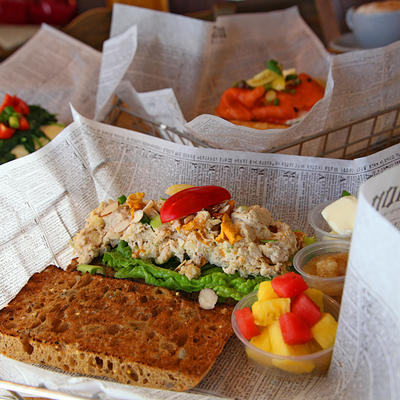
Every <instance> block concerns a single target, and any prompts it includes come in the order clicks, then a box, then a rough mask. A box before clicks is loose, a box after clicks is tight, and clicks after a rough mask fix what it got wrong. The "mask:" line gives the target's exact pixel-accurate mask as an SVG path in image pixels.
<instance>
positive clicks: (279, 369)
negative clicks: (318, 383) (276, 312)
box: [232, 292, 339, 379]
mask: <svg viewBox="0 0 400 400" xmlns="http://www.w3.org/2000/svg"><path fill="white" fill-rule="evenodd" d="M255 301H257V292H252V293H250V294H248V295H247V296H246V297H244V298H243V299H242V300H240V301H239V302H238V303H237V304H236V306H235V308H234V310H233V313H232V327H233V331H234V332H235V335H236V337H237V338H238V339H239V340H240V341H241V342H242V344H243V345H244V347H245V351H246V354H247V357H248V360H249V362H250V363H251V364H252V365H254V366H255V367H256V368H257V369H258V370H259V371H261V372H264V373H267V374H270V375H274V376H277V377H282V378H285V379H288V378H291V379H301V378H302V377H304V376H312V375H325V374H326V373H327V371H328V369H329V365H330V363H331V358H332V351H333V346H332V347H329V348H327V349H325V350H321V351H318V352H316V353H311V354H307V355H302V356H281V355H278V354H273V353H269V352H268V351H265V350H262V349H260V348H258V347H256V346H254V345H253V344H251V343H250V342H249V341H248V340H247V339H246V338H245V337H244V336H243V335H242V334H241V333H240V331H239V328H238V325H237V321H236V318H235V311H236V310H239V309H242V308H245V307H249V308H250V309H251V306H252V304H253V303H254V302H255ZM323 303H324V311H325V312H328V313H330V314H332V316H333V317H334V318H335V319H336V321H337V320H338V317H339V304H338V303H337V302H336V301H335V300H333V299H332V298H331V297H329V296H326V295H324V297H323Z"/></svg>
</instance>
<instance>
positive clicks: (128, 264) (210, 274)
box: [102, 241, 271, 300]
mask: <svg viewBox="0 0 400 400" xmlns="http://www.w3.org/2000/svg"><path fill="white" fill-rule="evenodd" d="M102 262H103V263H104V264H106V265H108V266H110V267H112V268H113V269H114V271H115V275H114V278H120V279H127V278H129V279H143V280H144V281H145V282H146V283H147V284H148V285H155V286H161V287H165V288H167V289H171V290H182V291H184V292H188V293H192V292H199V291H200V290H201V289H204V288H210V289H213V290H214V291H215V293H217V295H218V297H219V299H226V298H229V297H230V298H233V299H234V300H240V299H241V298H243V297H244V296H246V295H247V294H249V293H250V292H252V291H254V290H257V289H258V286H259V284H260V283H261V282H262V281H265V280H270V279H271V278H270V277H263V276H256V277H253V276H249V277H247V278H244V277H241V276H240V275H239V273H237V272H236V273H234V274H226V273H225V272H223V270H222V268H220V267H217V266H215V265H212V264H206V265H204V266H203V267H202V268H201V275H200V277H198V278H193V279H189V278H187V277H186V276H185V275H181V274H180V273H178V272H176V271H173V270H171V269H169V268H171V265H168V263H167V264H165V266H166V267H167V268H164V264H163V265H162V266H158V265H155V264H153V263H151V262H150V261H145V260H141V259H138V258H132V250H131V248H130V247H129V245H128V243H126V242H125V241H120V242H119V243H118V246H117V247H116V248H114V249H112V250H111V251H109V252H106V253H105V254H104V256H103V260H102ZM175 262H176V260H175ZM174 266H175V265H174Z"/></svg>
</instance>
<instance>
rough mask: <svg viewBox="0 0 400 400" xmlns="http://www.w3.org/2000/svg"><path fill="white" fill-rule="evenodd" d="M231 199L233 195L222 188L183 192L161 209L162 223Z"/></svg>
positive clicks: (205, 188) (200, 187) (203, 188)
mask: <svg viewBox="0 0 400 400" xmlns="http://www.w3.org/2000/svg"><path fill="white" fill-rule="evenodd" d="M230 198H231V194H230V193H229V192H228V191H227V190H226V189H224V188H223V187H220V186H195V187H191V188H188V189H184V190H181V191H180V192H177V193H175V194H174V195H172V196H171V197H169V198H168V199H167V200H166V201H165V203H164V204H163V206H162V207H161V210H160V216H161V222H162V223H163V224H164V223H165V222H169V221H172V220H174V219H179V218H183V217H186V216H188V215H190V214H193V213H195V212H197V211H200V210H202V209H203V208H205V207H210V206H213V205H215V204H219V203H222V202H223V201H226V200H229V199H230Z"/></svg>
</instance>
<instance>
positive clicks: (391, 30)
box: [346, 1, 400, 48]
mask: <svg viewBox="0 0 400 400" xmlns="http://www.w3.org/2000/svg"><path fill="white" fill-rule="evenodd" d="M346 22H347V25H348V27H349V28H350V29H351V30H352V31H353V32H354V36H355V38H356V39H357V41H358V43H359V44H360V45H361V47H364V48H374V47H380V46H385V45H387V44H389V43H392V42H395V41H396V40H400V1H381V2H373V3H367V4H364V5H362V6H360V7H357V8H354V7H352V8H350V9H348V10H347V12H346Z"/></svg>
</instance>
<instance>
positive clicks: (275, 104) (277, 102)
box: [273, 98, 279, 106]
mask: <svg viewBox="0 0 400 400" xmlns="http://www.w3.org/2000/svg"><path fill="white" fill-rule="evenodd" d="M273 103H274V106H279V99H278V98H276V99H274V101H273Z"/></svg>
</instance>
